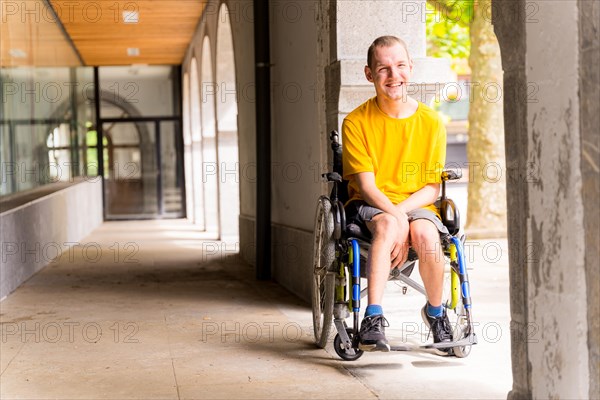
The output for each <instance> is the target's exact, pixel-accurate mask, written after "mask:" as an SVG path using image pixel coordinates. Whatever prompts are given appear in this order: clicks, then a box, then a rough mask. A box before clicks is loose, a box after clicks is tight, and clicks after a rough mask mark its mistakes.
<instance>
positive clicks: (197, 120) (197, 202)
mask: <svg viewBox="0 0 600 400" xmlns="http://www.w3.org/2000/svg"><path fill="white" fill-rule="evenodd" d="M199 68H200V66H199V65H198V62H197V59H196V57H193V58H192V60H191V62H190V69H189V74H190V87H189V92H190V104H189V106H190V108H189V110H188V112H189V116H190V141H191V143H190V147H189V153H190V159H191V160H190V163H189V164H190V166H191V168H190V169H189V170H186V176H188V175H189V177H190V179H191V181H192V185H191V186H190V189H191V191H192V196H191V197H192V199H193V200H192V203H193V206H192V209H193V210H194V211H193V218H194V219H193V221H194V223H195V224H197V225H198V226H199V227H200V229H202V230H204V229H206V224H205V221H206V218H205V217H206V213H205V210H204V185H203V182H202V173H201V172H202V122H201V112H202V109H201V104H200V72H199V71H200V70H199Z"/></svg>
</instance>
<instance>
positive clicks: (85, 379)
mask: <svg viewBox="0 0 600 400" xmlns="http://www.w3.org/2000/svg"><path fill="white" fill-rule="evenodd" d="M46 247H47V246H46ZM237 247H238V246H237V245H236V244H235V243H228V244H225V243H222V242H217V241H212V240H211V239H210V238H209V237H207V236H206V233H203V232H199V231H198V230H197V229H196V228H194V227H193V225H190V224H188V222H186V221H185V220H176V221H140V222H107V223H104V224H103V225H102V226H101V227H100V228H99V229H97V230H96V231H94V232H93V234H92V235H90V236H88V237H87V239H86V240H85V241H84V242H82V243H81V244H79V245H77V246H75V247H74V248H73V249H72V250H69V251H67V252H65V253H63V254H62V256H61V258H60V259H59V260H58V261H57V262H52V263H51V264H50V265H48V266H47V267H46V268H45V269H44V270H42V271H41V272H39V273H38V274H36V275H35V276H33V277H32V278H31V279H29V280H28V281H27V282H25V283H24V284H23V285H22V286H21V287H20V288H19V289H17V290H16V291H15V292H14V293H12V294H11V295H10V296H8V298H6V299H4V300H3V301H2V302H1V303H0V322H1V324H2V342H1V352H0V368H1V375H0V397H1V398H2V399H49V398H54V399H184V398H185V399H194V398H195V399H200V398H207V399H213V398H223V399H263V398H272V399H281V398H286V399H299V398H303V399H308V398H318V399H320V398H348V399H350V398H354V399H366V398H386V399H398V398H407V399H413V398H420V399H431V398H446V399H451V398H455V399H458V398H460V399H463V398H477V399H482V398H494V399H499V398H506V394H507V393H508V392H509V391H510V389H511V387H512V377H511V369H510V368H511V367H510V339H509V337H510V335H509V330H508V329H509V310H508V307H509V292H508V264H507V263H508V261H507V260H508V257H507V254H506V247H507V246H506V241H499V242H490V241H488V242H484V241H479V242H473V243H471V245H470V247H467V249H470V250H471V251H470V254H471V257H472V260H471V261H470V265H473V266H474V269H473V270H472V271H471V272H470V278H471V281H472V282H473V283H472V288H473V299H474V303H475V307H476V308H475V318H476V320H477V321H478V322H479V326H478V332H477V333H478V336H479V344H478V345H477V346H476V347H475V348H474V349H473V351H472V354H471V355H470V356H469V357H468V358H466V359H462V360H461V359H456V358H449V357H446V358H445V357H439V356H436V355H434V354H432V353H428V352H418V353H416V352H415V353H410V354H409V353H397V354H391V355H388V354H381V353H372V354H365V355H364V356H363V357H362V358H361V359H359V360H358V361H356V362H353V363H349V362H343V361H341V360H340V359H339V358H338V357H337V355H336V354H335V353H334V351H333V349H332V348H331V341H330V344H329V346H328V348H327V349H326V350H320V349H317V348H316V347H315V346H314V345H313V344H312V333H311V313H310V309H309V306H308V305H307V304H304V303H303V302H301V301H300V300H298V299H297V298H296V297H294V296H293V295H291V294H289V293H288V292H286V291H285V290H284V289H282V288H281V287H280V286H278V285H277V284H276V283H271V282H258V281H256V280H255V279H254V272H253V270H252V268H251V267H249V266H247V265H245V264H243V263H242V262H241V261H240V259H239V257H238V256H237V255H236V254H235V253H236V251H237V250H238V248H237ZM39 250H40V253H41V256H44V254H43V253H44V249H39ZM46 253H50V250H49V248H46ZM28 256H31V255H28ZM421 303H422V298H421V296H420V295H417V294H415V293H413V292H411V291H410V290H409V291H408V293H407V294H406V295H402V291H401V289H400V288H398V287H397V286H395V285H393V284H390V285H389V287H388V291H387V297H386V304H385V306H386V311H387V314H388V319H389V320H390V324H391V327H390V328H389V329H388V337H389V338H390V339H392V340H394V341H396V342H398V341H403V342H409V343H413V344H420V343H425V342H426V341H427V336H426V334H425V333H423V332H422V331H423V327H422V322H421V321H420V317H419V315H418V310H419V308H420V306H421ZM530 333H531V334H532V335H533V336H535V332H534V331H533V330H532V331H531V332H530ZM533 339H534V340H535V337H533Z"/></svg>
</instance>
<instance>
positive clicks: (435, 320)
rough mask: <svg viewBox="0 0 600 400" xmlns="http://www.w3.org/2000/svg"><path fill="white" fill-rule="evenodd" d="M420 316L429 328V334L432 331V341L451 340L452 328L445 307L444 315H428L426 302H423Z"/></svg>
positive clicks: (442, 341)
mask: <svg viewBox="0 0 600 400" xmlns="http://www.w3.org/2000/svg"><path fill="white" fill-rule="evenodd" d="M421 316H422V317H423V321H424V322H425V325H427V327H428V328H429V329H430V331H429V332H430V334H431V333H433V343H444V342H448V343H449V342H452V328H451V327H450V321H449V320H448V315H447V314H446V309H445V308H444V315H442V316H441V317H430V316H429V315H427V304H425V306H423V309H421ZM440 350H441V349H440Z"/></svg>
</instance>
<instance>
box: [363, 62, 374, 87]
mask: <svg viewBox="0 0 600 400" xmlns="http://www.w3.org/2000/svg"><path fill="white" fill-rule="evenodd" d="M365 77H366V78H367V80H368V81H369V82H371V83H372V82H373V73H372V72H371V68H369V66H368V65H365Z"/></svg>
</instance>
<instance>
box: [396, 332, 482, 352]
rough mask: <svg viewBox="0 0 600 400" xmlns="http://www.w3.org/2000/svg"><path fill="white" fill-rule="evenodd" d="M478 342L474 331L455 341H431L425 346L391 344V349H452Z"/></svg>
mask: <svg viewBox="0 0 600 400" xmlns="http://www.w3.org/2000/svg"><path fill="white" fill-rule="evenodd" d="M475 344H477V336H475V334H474V333H472V334H470V335H469V336H467V337H464V338H462V339H460V340H457V341H454V342H443V343H430V344H426V345H423V346H410V345H391V346H390V350H391V351H415V350H418V349H440V350H443V349H451V348H453V347H461V346H472V345H475Z"/></svg>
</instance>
